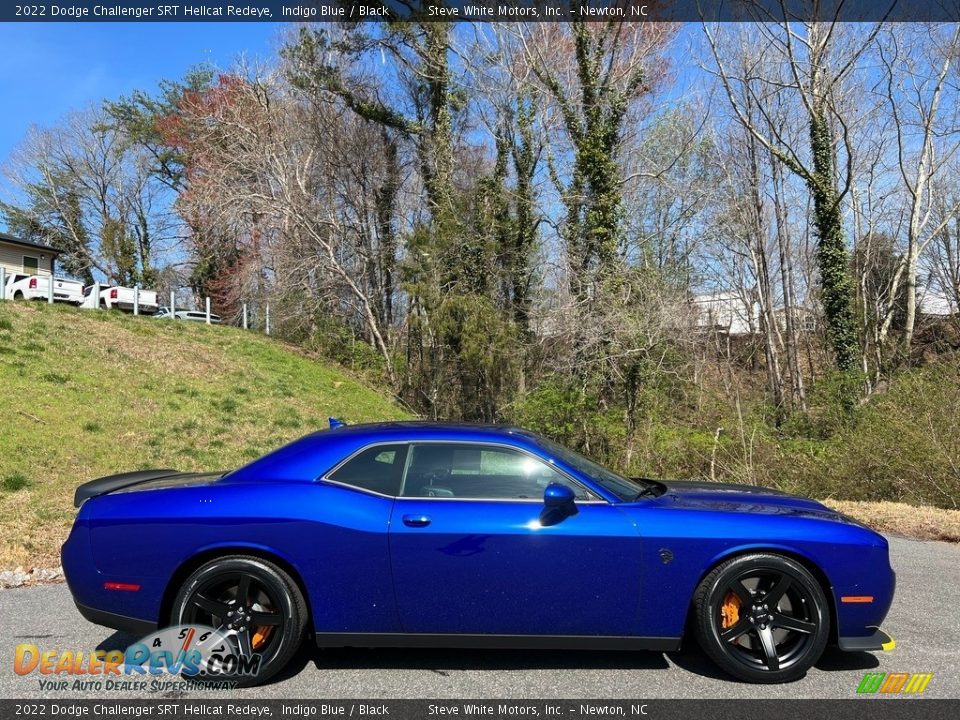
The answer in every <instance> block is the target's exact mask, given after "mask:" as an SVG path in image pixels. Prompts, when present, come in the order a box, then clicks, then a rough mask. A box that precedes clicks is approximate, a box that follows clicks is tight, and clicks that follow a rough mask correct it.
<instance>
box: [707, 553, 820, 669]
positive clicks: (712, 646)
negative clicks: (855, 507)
mask: <svg viewBox="0 0 960 720" xmlns="http://www.w3.org/2000/svg"><path fill="white" fill-rule="evenodd" d="M694 611H695V614H696V629H697V637H698V640H699V641H700V645H701V646H702V647H703V649H704V651H705V652H706V653H707V655H709V656H710V658H711V659H712V660H713V661H714V662H716V663H717V665H719V666H720V667H721V668H722V669H723V670H725V671H726V672H728V673H730V674H731V675H733V676H734V677H737V678H739V679H741V680H746V681H748V682H761V683H777V682H789V681H791V680H796V679H798V678H801V677H803V675H804V674H805V673H806V671H807V670H809V669H810V667H811V666H812V665H813V664H814V663H815V662H816V661H817V660H819V659H820V655H821V654H822V653H823V649H824V648H825V647H826V644H827V640H828V638H829V636H830V611H829V608H828V606H827V599H826V596H825V595H824V593H823V590H822V589H821V587H820V584H819V583H818V582H817V580H816V579H815V578H814V577H813V576H812V575H811V574H810V572H809V571H808V570H807V569H806V568H804V567H803V566H802V565H801V564H800V563H798V562H797V561H795V560H793V559H791V558H788V557H784V556H782V555H774V554H767V553H763V554H759V553H758V554H753V555H744V556H741V557H737V558H733V559H732V560H728V561H727V562H724V563H722V564H720V565H719V566H717V567H716V568H714V569H713V570H712V571H711V572H710V573H708V574H707V576H706V577H705V578H704V579H703V581H702V582H701V583H700V585H699V587H698V588H697V592H696V595H695V597H694Z"/></svg>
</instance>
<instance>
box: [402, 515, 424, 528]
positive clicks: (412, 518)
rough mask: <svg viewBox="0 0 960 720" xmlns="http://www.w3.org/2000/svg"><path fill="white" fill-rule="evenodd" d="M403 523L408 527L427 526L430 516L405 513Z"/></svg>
mask: <svg viewBox="0 0 960 720" xmlns="http://www.w3.org/2000/svg"><path fill="white" fill-rule="evenodd" d="M403 524H404V525H406V526H407V527H426V526H427V525H429V524H430V518H429V517H428V516H426V515H404V516H403Z"/></svg>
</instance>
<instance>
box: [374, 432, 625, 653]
mask: <svg viewBox="0 0 960 720" xmlns="http://www.w3.org/2000/svg"><path fill="white" fill-rule="evenodd" d="M554 482H559V483H561V484H566V485H568V486H570V487H572V488H573V489H574V491H575V494H576V495H577V499H576V500H575V502H574V504H573V507H572V508H569V509H564V510H563V511H562V512H561V513H560V514H559V515H558V514H557V513H556V512H555V511H554V510H548V508H547V507H546V506H545V504H544V501H543V491H544V489H545V487H546V486H547V485H548V484H550V483H554ZM639 543H640V538H639V535H638V533H637V530H636V528H635V527H634V525H633V523H632V522H631V521H630V520H629V519H628V517H627V516H626V514H624V513H622V512H621V511H620V510H619V509H618V508H617V507H616V506H615V505H613V504H610V503H608V502H607V501H605V500H601V499H600V498H598V497H596V496H594V495H592V494H591V493H589V492H588V491H587V490H586V489H585V488H584V487H582V486H581V485H579V484H578V483H576V482H575V481H574V480H572V479H571V478H569V477H568V476H566V475H564V474H561V473H560V472H559V471H558V470H556V469H555V468H554V467H552V466H551V465H550V464H548V463H546V462H544V461H543V460H541V459H540V458H537V457H535V456H533V455H531V454H528V453H526V452H525V451H521V450H519V449H516V448H512V447H506V446H500V445H494V444H484V443H437V442H435V443H416V444H413V445H412V446H411V448H410V451H409V453H408V457H407V461H406V470H405V473H404V477H403V483H402V486H401V496H400V497H398V498H397V501H396V502H395V503H394V507H393V514H392V518H391V523H390V557H391V563H392V567H393V579H394V587H395V588H396V595H397V606H398V609H399V614H400V623H401V626H402V627H403V629H404V631H405V632H408V633H443V634H448V633H453V634H504V635H630V634H635V630H636V625H637V618H638V606H639V598H640V557H641V553H640V550H639Z"/></svg>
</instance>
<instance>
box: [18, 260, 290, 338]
mask: <svg viewBox="0 0 960 720" xmlns="http://www.w3.org/2000/svg"><path fill="white" fill-rule="evenodd" d="M53 281H54V276H53V275H50V282H48V283H47V302H48V303H49V304H51V305H52V304H53V303H54V297H53V293H54V289H53ZM93 293H94V296H93V297H94V300H93V308H84V309H87V310H90V309H93V310H100V284H99V283H95V284H94V286H93ZM8 299H12V298H7V271H6V269H5V268H2V267H0V300H8ZM204 308H205V309H204V311H203V312H204V314H205V315H206V323H207V325H212V324H213V323H212V316H213V313H212V312H211V311H210V298H209V297H206V298H204ZM168 309H169V311H170V319H171V320H176V319H177V317H176V312H177V301H176V292H175V291H173V290H171V291H170V305H169V306H168ZM181 310H188V308H186V307H184V308H181ZM190 312H194V311H192V310H191V311H190ZM133 314H134V315H140V286H139V285H134V286H133ZM252 326H253V323H252V322H251V313H250V308H249V305H248V303H243V316H242V323H241V327H243V329H244V330H250V329H255V328H253V327H252ZM263 330H264V332H265V333H266V334H267V335H269V334H270V330H271V328H270V303H269V302H268V303H265V305H264V326H263Z"/></svg>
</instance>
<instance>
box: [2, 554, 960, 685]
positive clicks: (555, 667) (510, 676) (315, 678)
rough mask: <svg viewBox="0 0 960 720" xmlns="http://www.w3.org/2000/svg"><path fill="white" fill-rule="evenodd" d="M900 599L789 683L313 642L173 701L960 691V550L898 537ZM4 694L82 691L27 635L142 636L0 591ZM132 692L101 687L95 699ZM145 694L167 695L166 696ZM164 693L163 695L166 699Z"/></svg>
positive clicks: (569, 658) (704, 665)
mask: <svg viewBox="0 0 960 720" xmlns="http://www.w3.org/2000/svg"><path fill="white" fill-rule="evenodd" d="M890 549H891V556H892V562H893V566H894V569H895V570H896V572H897V595H896V599H895V601H894V604H893V608H892V609H891V611H890V615H889V617H888V618H887V622H886V623H885V624H884V629H885V630H887V631H888V632H889V633H890V634H892V635H893V636H894V637H895V638H896V640H897V649H896V650H895V651H893V652H891V653H876V654H872V653H856V654H848V653H841V652H839V651H836V650H828V651H827V654H825V655H824V657H823V658H822V659H821V661H820V663H818V665H817V667H815V668H814V669H812V670H811V671H810V672H809V673H808V674H807V676H806V677H805V678H803V679H801V680H799V681H797V682H795V683H791V684H789V685H772V686H771V685H767V686H763V685H747V684H744V683H740V682H736V681H734V680H731V679H729V678H727V677H726V676H724V675H722V674H720V673H719V672H718V671H716V670H715V669H714V667H713V665H712V664H711V663H710V661H709V660H708V659H707V658H706V657H705V656H704V655H703V653H702V652H701V651H700V650H699V649H698V648H696V647H695V644H692V645H693V646H692V647H688V648H687V649H685V650H684V651H683V652H680V653H668V654H663V653H653V652H649V653H624V652H606V653H605V652H555V651H549V652H547V651H544V652H517V651H486V650H483V651H481V650H470V651H459V650H363V649H343V650H326V651H322V652H321V651H317V650H313V649H310V648H305V649H304V650H303V651H302V652H301V653H300V655H299V656H298V657H297V658H296V660H295V662H294V663H293V666H292V667H291V668H290V669H289V670H288V671H287V672H285V673H283V675H282V676H281V677H280V678H279V679H277V680H274V681H272V682H271V683H270V684H268V685H266V686H264V687H260V688H255V689H246V690H235V691H230V692H229V694H228V695H227V694H225V693H224V691H219V692H216V691H214V692H207V693H206V694H205V693H201V692H197V691H195V690H191V691H188V692H186V693H170V694H168V695H167V696H168V697H195V698H199V697H204V696H210V697H216V698H219V699H239V698H242V697H249V698H252V699H265V698H270V697H277V698H285V699H291V698H310V699H323V698H389V699H395V698H428V699H432V698H435V699H443V698H517V699H523V698H570V699H574V698H642V699H654V698H704V697H717V698H737V697H744V698H768V699H777V698H852V697H855V690H856V687H857V685H858V684H859V682H860V679H861V678H862V677H863V674H864V673H865V672H932V673H933V674H934V677H933V679H932V681H931V682H930V684H929V686H928V687H927V689H926V692H925V694H924V695H925V697H931V698H960V547H958V546H956V545H949V544H946V543H940V542H918V541H913V540H903V539H899V538H891V539H890ZM0 638H3V640H2V645H0V698H26V697H47V698H49V699H55V698H60V699H68V698H69V699H76V698H80V697H84V694H83V693H78V692H66V693H65V692H64V691H49V690H41V689H40V687H39V683H38V676H37V675H36V674H33V675H29V676H24V677H21V676H18V675H16V674H15V673H14V672H13V652H14V647H15V646H16V645H17V644H18V643H24V642H32V643H35V644H37V645H38V646H40V647H41V649H53V650H59V651H63V650H67V649H72V650H92V649H94V648H96V647H99V648H102V649H112V648H125V647H126V646H127V645H128V644H129V643H130V642H133V641H134V640H135V639H137V638H133V637H131V636H128V635H123V634H120V633H112V632H111V631H110V630H108V629H105V628H102V627H98V626H96V625H92V624H90V623H88V622H86V621H85V620H84V619H83V618H82V617H81V616H80V615H79V613H78V612H77V611H76V609H75V608H74V606H73V603H72V601H71V599H70V593H69V592H68V591H67V588H66V586H65V585H62V584H61V585H46V586H35V587H28V588H20V589H12V590H2V591H0ZM105 695H107V696H109V697H117V698H119V697H130V696H131V695H132V694H131V693H104V692H101V693H96V694H90V695H88V697H97V698H100V699H102V698H104V696H105ZM143 696H144V697H152V698H157V697H158V695H157V694H156V693H150V692H147V693H144V694H143ZM162 696H163V695H160V697H162Z"/></svg>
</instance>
